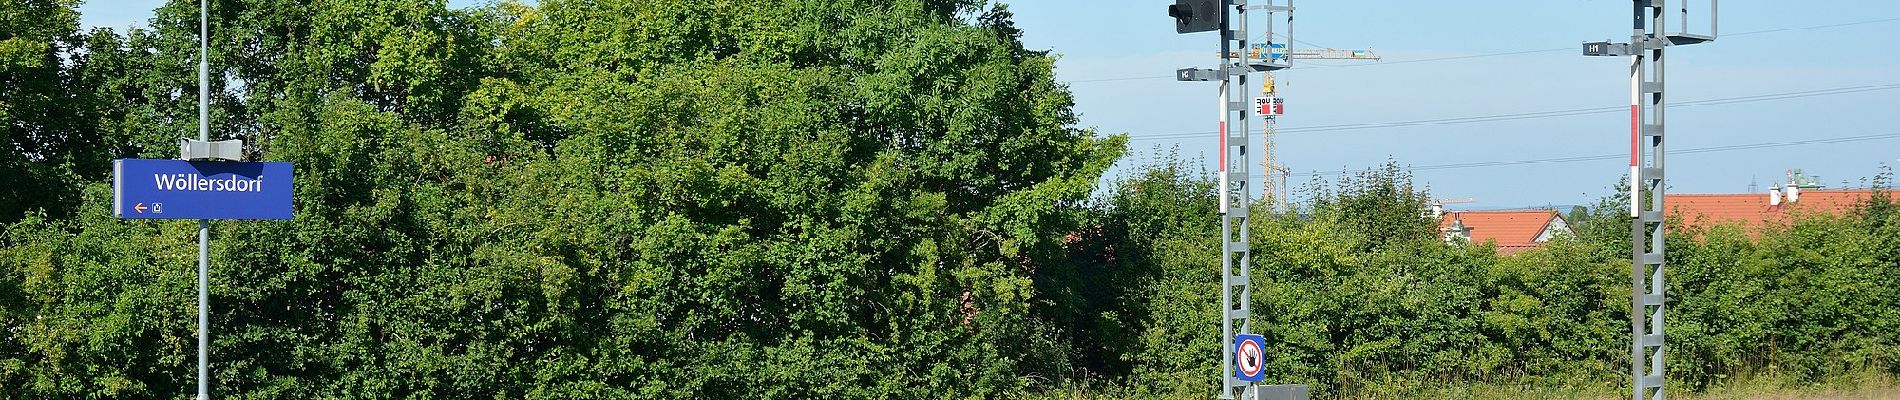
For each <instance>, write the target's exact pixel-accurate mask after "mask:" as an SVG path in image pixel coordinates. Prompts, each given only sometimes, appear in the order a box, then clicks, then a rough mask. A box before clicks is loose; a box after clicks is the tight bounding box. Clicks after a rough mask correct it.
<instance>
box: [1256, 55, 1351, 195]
mask: <svg viewBox="0 0 1900 400" xmlns="http://www.w3.org/2000/svg"><path fill="white" fill-rule="evenodd" d="M1251 47H1252V48H1250V49H1247V58H1249V59H1253V60H1259V61H1262V62H1266V63H1285V62H1287V61H1288V60H1367V61H1378V60H1379V55H1378V54H1377V53H1373V52H1372V51H1371V50H1363V49H1350V50H1340V49H1331V48H1326V49H1289V48H1287V46H1286V44H1284V43H1272V42H1268V43H1256V44H1254V45H1253V46H1251ZM1235 55H1237V54H1233V53H1228V56H1229V57H1232V56H1235ZM1264 73H1265V74H1266V79H1264V80H1262V81H1261V82H1260V97H1255V98H1254V107H1255V108H1254V110H1253V111H1254V112H1255V113H1256V114H1258V115H1260V116H1261V117H1263V118H1264V119H1265V120H1266V123H1265V124H1263V125H1262V128H1261V131H1262V134H1261V138H1262V139H1261V141H1262V142H1264V143H1263V144H1264V145H1265V146H1266V149H1265V150H1266V152H1265V153H1266V154H1265V157H1264V160H1261V162H1260V164H1261V165H1260V166H1261V167H1262V168H1264V169H1266V174H1267V176H1266V178H1267V179H1266V187H1265V189H1264V190H1263V191H1264V193H1262V196H1264V197H1266V199H1267V204H1268V205H1269V206H1270V207H1274V208H1275V209H1278V208H1279V207H1282V206H1284V204H1283V203H1284V201H1285V199H1286V189H1287V186H1286V180H1287V177H1288V176H1290V175H1292V171H1291V170H1290V169H1288V168H1287V167H1286V165H1285V164H1283V163H1280V161H1279V158H1278V157H1275V156H1276V153H1275V151H1274V147H1275V146H1274V145H1273V144H1274V143H1273V142H1274V141H1275V138H1274V135H1273V128H1274V125H1275V124H1276V122H1278V118H1279V116H1281V115H1284V114H1286V99H1285V98H1282V97H1280V94H1279V90H1278V88H1276V87H1275V84H1274V82H1275V80H1274V77H1273V71H1266V72H1264Z"/></svg>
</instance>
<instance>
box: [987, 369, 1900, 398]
mask: <svg viewBox="0 0 1900 400" xmlns="http://www.w3.org/2000/svg"><path fill="white" fill-rule="evenodd" d="M1621 384H1622V382H1601V383H1595V382H1565V383H1553V382H1538V383H1528V384H1494V383H1481V384H1448V383H1424V384H1420V383H1416V382H1386V383H1381V384H1378V385H1374V386H1373V387H1369V388H1367V389H1365V390H1362V391H1360V392H1358V393H1352V394H1349V395H1347V396H1344V397H1341V398H1343V399H1471V400H1493V399H1495V400H1505V399H1511V400H1515V399H1551V400H1598V399H1601V400H1617V399H1627V398H1629V393H1627V392H1626V390H1628V389H1626V388H1625V386H1622V385H1621ZM1144 392H1151V391H1148V390H1138V389H1137V388H1131V387H1128V386H1126V385H1113V384H1109V385H1104V384H1102V383H1099V382H1098V383H1094V384H1081V385H1080V386H1074V387H1068V388H1062V389H1055V390H1050V391H1047V392H1043V393H1038V394H1031V395H1027V396H1025V397H1024V398H1026V399H1035V400H1096V399H1141V398H1156V399H1177V398H1178V399H1195V400H1203V399H1209V398H1212V396H1206V395H1202V394H1200V393H1177V394H1174V395H1167V394H1152V393H1150V394H1144ZM1667 395H1668V398H1670V399H1681V400H1741V399H1748V400H1900V380H1896V378H1895V377H1894V376H1892V375H1888V374H1884V373H1880V372H1862V373H1854V374H1847V375H1840V376H1836V377H1833V378H1829V379H1826V380H1823V381H1820V382H1812V383H1800V382H1796V381H1795V380H1793V379H1790V378H1785V377H1781V376H1774V375H1763V376H1752V377H1747V378H1743V379H1737V380H1732V381H1728V382H1724V383H1722V384H1718V385H1716V386H1713V387H1710V388H1708V390H1706V391H1703V392H1701V393H1692V392H1689V391H1687V390H1685V389H1672V390H1669V391H1668V392H1667ZM1314 398H1315V399H1320V397H1314Z"/></svg>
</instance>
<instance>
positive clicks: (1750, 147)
mask: <svg viewBox="0 0 1900 400" xmlns="http://www.w3.org/2000/svg"><path fill="white" fill-rule="evenodd" d="M1894 138H1900V132H1893V133H1882V134H1874V135H1860V136H1845V137H1835V138H1823V139H1808V140H1796V141H1788V142H1764V143H1750V144H1737V145H1726V146H1713V147H1701V148H1694V149H1687V150H1673V151H1672V153H1675V154H1699V153H1719V152H1729V151H1740V150H1754V149H1766V148H1776V147H1788V146H1801V145H1810V144H1834V143H1851V142H1864V141H1870V140H1881V139H1894ZM1627 159H1629V154H1601V155H1593V156H1569V157H1553V158H1539V159H1531V160H1516V161H1477V162H1463V163H1451V164H1433V165H1419V166H1411V167H1407V168H1406V169H1408V170H1411V171H1431V170H1441V169H1462V168H1483V167H1504V166H1514V165H1530V164H1561V163H1572V162H1582V161H1601V160H1627ZM1347 172H1354V170H1333V171H1313V172H1295V173H1291V174H1288V176H1300V177H1308V176H1315V175H1334V174H1342V173H1347ZM1258 176H1262V177H1264V176H1265V175H1258Z"/></svg>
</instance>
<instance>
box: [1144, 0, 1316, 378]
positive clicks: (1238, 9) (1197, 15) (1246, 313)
mask: <svg viewBox="0 0 1900 400" xmlns="http://www.w3.org/2000/svg"><path fill="white" fill-rule="evenodd" d="M1278 1H1280V0H1265V1H1264V3H1265V4H1263V5H1248V4H1247V3H1248V2H1247V0H1175V2H1174V4H1173V5H1170V6H1168V16H1170V17H1173V18H1174V29H1175V32H1177V33H1199V32H1210V31H1219V32H1220V53H1219V54H1220V56H1221V62H1220V66H1219V67H1218V68H1214V69H1200V68H1184V69H1180V70H1176V71H1175V79H1176V80H1180V81H1219V82H1220V100H1219V109H1220V117H1219V118H1218V123H1219V126H1220V130H1219V131H1217V133H1216V135H1218V136H1219V138H1220V152H1219V154H1220V156H1219V166H1218V167H1217V168H1216V171H1217V172H1216V173H1217V174H1218V175H1217V178H1218V182H1219V185H1220V186H1219V189H1218V190H1219V196H1220V202H1219V210H1218V212H1219V214H1220V220H1221V238H1220V247H1221V251H1220V254H1221V272H1220V274H1221V286H1220V288H1221V289H1220V290H1221V309H1220V321H1221V331H1220V332H1221V343H1222V346H1223V348H1222V350H1221V355H1220V358H1221V377H1220V398H1221V399H1228V400H1231V399H1236V398H1239V399H1263V398H1269V399H1301V400H1304V399H1306V398H1307V396H1308V393H1307V390H1308V388H1307V386H1306V385H1260V384H1259V382H1261V381H1262V380H1264V378H1265V370H1264V368H1263V367H1264V364H1265V360H1266V355H1265V354H1264V351H1265V348H1264V346H1263V344H1264V341H1265V338H1264V337H1262V336H1260V335H1254V334H1251V333H1250V332H1252V326H1251V325H1250V324H1249V322H1248V321H1249V320H1250V317H1251V316H1252V312H1253V307H1252V306H1251V305H1250V304H1249V303H1248V299H1249V298H1251V296H1249V294H1250V293H1251V289H1252V279H1253V273H1252V268H1250V267H1249V265H1250V264H1249V263H1250V262H1251V257H1252V251H1251V250H1250V247H1249V245H1248V243H1249V240H1250V239H1251V235H1250V233H1249V232H1248V227H1247V225H1248V224H1247V221H1248V217H1247V216H1248V209H1247V208H1248V205H1249V202H1248V197H1249V196H1248V193H1249V192H1250V190H1251V189H1252V188H1251V187H1250V186H1249V185H1248V179H1249V176H1248V174H1247V169H1248V166H1249V164H1251V163H1249V162H1248V161H1247V157H1248V155H1247V133H1248V129H1247V116H1248V114H1250V113H1249V112H1248V108H1247V107H1246V106H1245V103H1244V101H1243V100H1241V99H1236V97H1235V95H1236V94H1240V93H1244V90H1245V89H1244V88H1246V87H1248V86H1247V78H1248V77H1249V76H1250V75H1252V74H1253V73H1254V72H1268V71H1275V70H1281V69H1286V68H1287V67H1288V65H1287V64H1286V63H1285V61H1286V60H1274V59H1271V58H1269V59H1267V60H1263V61H1261V62H1254V61H1252V60H1249V58H1248V57H1244V56H1242V55H1241V54H1239V53H1238V52H1236V51H1235V50H1239V49H1250V47H1249V46H1248V45H1247V38H1248V36H1247V27H1248V25H1247V11H1249V10H1260V11H1265V12H1266V13H1267V18H1266V20H1267V32H1268V37H1273V36H1272V32H1274V30H1273V13H1275V12H1286V13H1288V15H1291V13H1292V12H1293V5H1292V0H1286V5H1284V6H1282V5H1276V4H1275V3H1276V2H1278ZM1290 21H1291V19H1290V18H1289V23H1290ZM1269 43H1271V41H1269ZM1276 61H1277V62H1276ZM1236 88H1242V90H1234V89H1236ZM1230 122H1231V123H1230Z"/></svg>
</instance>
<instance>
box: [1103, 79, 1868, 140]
mask: <svg viewBox="0 0 1900 400" xmlns="http://www.w3.org/2000/svg"><path fill="white" fill-rule="evenodd" d="M1892 89H1900V83H1889V84H1876V85H1860V86H1845V87H1837V88H1828V89H1816V90H1804V91H1797V92H1777V93H1774V94H1762V95H1750V96H1736V97H1723V98H1714V99H1704V100H1691V101H1682V102H1676V103H1672V104H1670V105H1668V107H1671V108H1674V107H1694V106H1714V105H1726V104H1741V103H1753V102H1762V101H1772V100H1787V99H1797V98H1803V97H1817V96H1833V95H1841V94H1851V93H1861V92H1871V91H1878V90H1892ZM1628 111H1629V106H1611V107H1591V108H1573V109H1567V110H1552V111H1533V112H1521V113H1509V114H1491V115H1479V116H1469V117H1456V118H1437V119H1422V120H1411V121H1393V122H1378V123H1356V124H1338V125H1315V126H1301V127H1287V128H1279V129H1275V130H1274V133H1275V134H1282V135H1284V134H1302V133H1319V132H1335V131H1349V130H1362V129H1385V128H1401V127H1408V126H1419V125H1459V124H1475V123H1483V122H1501V121H1516V120H1525V119H1538V118H1554V117H1567V116H1575V115H1588V114H1604V113H1613V112H1628ZM1216 133H1219V131H1198V132H1177V133H1165V134H1157V135H1141V136H1132V135H1131V137H1130V138H1129V139H1128V140H1129V141H1146V140H1166V139H1183V138H1191V137H1200V136H1206V135H1213V134H1216Z"/></svg>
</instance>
